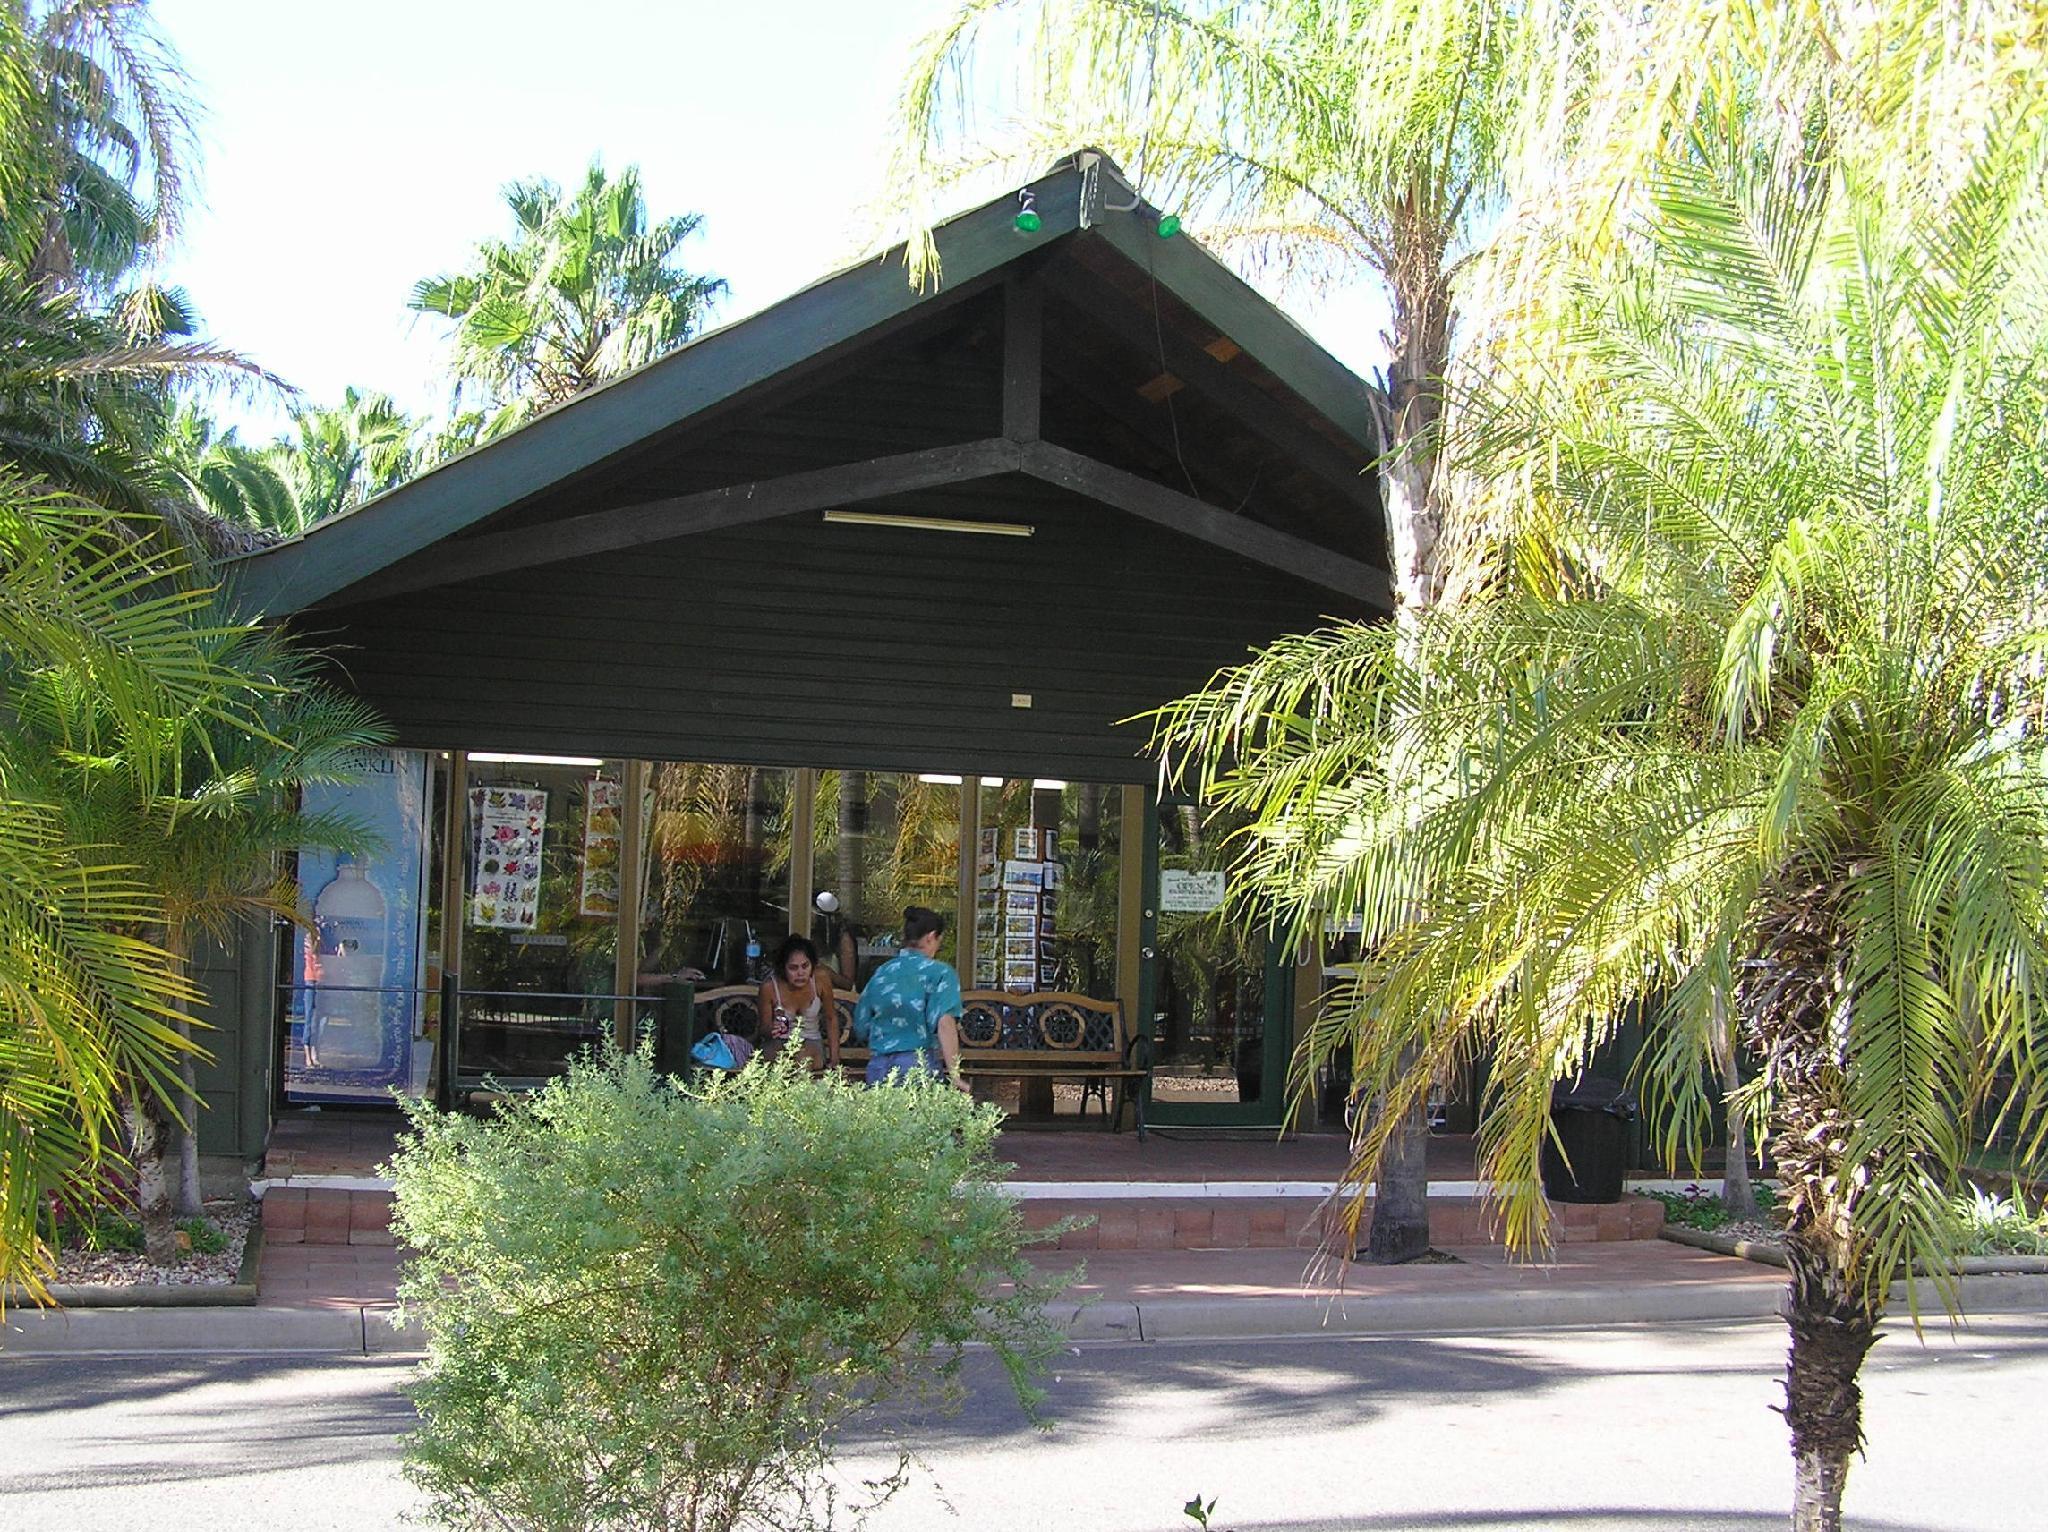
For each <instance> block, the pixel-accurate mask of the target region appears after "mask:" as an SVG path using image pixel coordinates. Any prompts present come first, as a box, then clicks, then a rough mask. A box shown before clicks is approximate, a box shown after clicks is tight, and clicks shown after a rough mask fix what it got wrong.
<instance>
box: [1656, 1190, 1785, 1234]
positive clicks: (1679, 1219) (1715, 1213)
mask: <svg viewBox="0 0 2048 1532" xmlns="http://www.w3.org/2000/svg"><path fill="white" fill-rule="evenodd" d="M1751 1190H1752V1191H1753V1193H1754V1194H1755V1196H1756V1206H1757V1211H1758V1212H1760V1213H1762V1214H1764V1215H1765V1216H1769V1214H1770V1212H1771V1209H1772V1208H1773V1207H1775V1206H1776V1205H1777V1201H1778V1195H1777V1193H1776V1192H1775V1191H1773V1190H1772V1189H1771V1187H1770V1186H1768V1185H1766V1184H1765V1183H1763V1182H1758V1183H1756V1184H1755V1185H1754V1186H1753V1187H1752V1188H1751ZM1648 1195H1650V1196H1652V1197H1655V1198H1656V1199H1657V1200H1658V1201H1659V1202H1661V1203H1663V1204H1664V1221H1665V1222H1666V1223H1668V1224H1675V1225H1677V1226H1678V1227H1679V1228H1681V1229H1704V1230H1706V1231H1708V1232H1712V1231H1713V1230H1715V1229H1718V1228H1720V1227H1721V1226H1722V1225H1723V1224H1725V1223H1727V1222H1728V1220H1729V1217H1730V1214H1729V1212H1728V1207H1727V1204H1726V1203H1724V1202H1722V1200H1721V1198H1720V1196H1719V1194H1718V1193H1715V1192H1710V1191H1708V1190H1706V1189H1705V1188H1704V1187H1699V1186H1688V1187H1687V1188H1686V1189H1685V1190H1684V1191H1682V1192H1651V1193H1649V1194H1648Z"/></svg>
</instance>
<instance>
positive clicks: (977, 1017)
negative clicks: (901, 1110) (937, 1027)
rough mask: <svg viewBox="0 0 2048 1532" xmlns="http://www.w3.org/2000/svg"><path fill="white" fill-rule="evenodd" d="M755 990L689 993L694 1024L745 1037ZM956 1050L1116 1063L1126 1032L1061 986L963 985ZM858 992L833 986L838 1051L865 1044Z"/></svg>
mask: <svg viewBox="0 0 2048 1532" xmlns="http://www.w3.org/2000/svg"><path fill="white" fill-rule="evenodd" d="M760 996H761V990H760V986H759V985H755V984H722V985H720V986H718V987H717V988H715V989H704V990H699V991H698V992H697V997H696V1007H697V1011H696V1026H695V1027H694V1029H693V1030H694V1032H695V1034H696V1035H697V1036H698V1037H702V1036H703V1035H704V1034H705V1033H706V1032H714V1031H715V1032H731V1033H733V1034H734V1035H736V1036H739V1037H745V1038H753V1037H755V1035H756V1034H757V1033H758V1032H759V1031H760V1025H761V1009H760V1006H761V1000H760ZM960 1002H961V1005H960V1008H961V1012H962V1014H961V1017H960V1052H961V1056H962V1058H963V1060H964V1061H965V1062H967V1063H977V1062H979V1063H998V1062H1004V1061H1007V1062H1012V1063H1016V1062H1034V1063H1051V1062H1053V1061H1054V1060H1055V1059H1061V1058H1066V1059H1071V1060H1072V1061H1074V1062H1075V1063H1093V1064H1104V1063H1121V1062H1123V1059H1124V1054H1125V1050H1126V1048H1127V1046H1128V1045H1129V1042H1130V1038H1129V1036H1128V1035H1127V1034H1126V1032H1125V1030H1124V1011H1123V1006H1122V1005H1121V1004H1119V1003H1118V1002H1117V1001H1114V1000H1097V999H1094V998H1093V997H1092V996H1088V995H1074V994H1068V993H1066V992H1065V991H1063V990H1034V991H1031V992H1029V993H1020V992H1018V991H1015V990H1003V989H970V990H968V991H967V992H966V993H965V994H963V995H962V996H961V997H960ZM859 1003H860V992H859V991H858V990H843V989H840V990H834V991H833V992H832V1009H833V1010H834V1011H835V1012H837V1013H838V1017H839V1041H840V1045H841V1046H840V1053H841V1054H842V1056H849V1057H852V1058H855V1059H862V1058H865V1057H866V1056H867V1050H866V1049H865V1048H863V1047H861V1046H860V1045H858V1044H856V1043H854V1042H853V1041H852V1038H853V1011H854V1007H855V1006H856V1005H858V1004H859Z"/></svg>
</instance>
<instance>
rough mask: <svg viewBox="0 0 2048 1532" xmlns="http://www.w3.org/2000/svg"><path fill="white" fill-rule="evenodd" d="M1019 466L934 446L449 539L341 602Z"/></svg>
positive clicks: (1009, 459)
mask: <svg viewBox="0 0 2048 1532" xmlns="http://www.w3.org/2000/svg"><path fill="white" fill-rule="evenodd" d="M1020 461H1021V453H1020V449H1019V447H1018V444H1017V443H1015V442H1012V441H1008V440H1003V439H998V438H991V439H989V440H986V441H977V442H967V443H964V444H962V445H960V446H955V447H928V448H926V449H924V450H923V451H920V452H904V453H898V454H896V455H895V456H892V457H882V458H874V459H872V460H870V461H868V462H865V463H850V464H840V465H837V466H834V467H831V468H815V469H810V470H808V471H806V472H803V473H793V474H787V475H784V476H783V477H781V478H776V479H759V480H755V481H753V482H751V483H746V484H728V485H725V486H723V487H721V488H718V489H708V490H701V491H698V492H697V493H695V494H689V495H672V496H669V497H668V498H666V499H661V500H649V501H644V502H642V503H640V504H637V505H625V506H619V507H618V508H616V509H614V510H608V511H592V512H589V513H587V514H585V515H582V516H571V517H568V518H566V519H564V520H561V521H554V522H546V523H542V524H540V525H536V526H531V527H521V528H518V529H516V530H514V531H509V532H487V533H484V534H483V535H481V536H477V537H467V538H463V537H457V538H449V539H446V540H444V541H443V542H441V543H440V544H438V545H437V546H436V547H434V548H432V549H430V550H428V551H426V552H424V553H422V554H420V555H418V556H416V557H414V558H412V559H409V560H407V561H406V562H405V563H403V564H400V565H397V566H395V567H394V568H392V569H391V570H389V571H388V572H386V573H384V574H380V575H373V576H372V577H371V578H369V579H367V580H362V581H359V582H357V583H356V584H354V585H351V586H348V587H347V588H346V589H344V590H343V591H342V592H340V595H339V599H342V600H346V601H349V602H356V601H369V600H374V599H377V598H379V597H383V596H396V595H401V594H403V593H405V592H407V591H415V590H424V589H427V588H429V587H431V586H435V585H448V584H452V583H454V582H456V581H459V580H474V579H479V578H481V577H482V576H485V575H494V574H503V573H505V572H506V571H508V570H513V569H524V568H527V567H529V566H531V565H535V564H552V563H556V562H558V561H559V560H562V559H574V558H583V557H586V556H588V555H590V554H593V553H612V552H616V551H617V550H619V549H621V548H635V547H639V546H641V545H643V544H646V543H658V542H666V541H668V540H669V539H670V538H675V537H687V536H690V535H692V534H694V533H699V532H714V531H719V530H722V529H724V528H727V527H739V526H745V525H747V524H748V523H750V522H756V521H772V520H774V519H775V518H777V517H781V516H791V515H795V514H797V513H798V512H801V511H817V510H825V509H828V508H830V507H833V506H841V505H855V504H858V503H860V502H862V501H866V500H880V499H883V498H885V497H887V496H890V495H901V494H907V493H909V492H910V491H912V490H920V489H936V488H939V487H941V486H943V485H947V484H961V483H966V482H968V481H971V480H974V479H986V478H990V477H992V476H994V475H996V474H1001V473H1013V472H1015V471H1016V469H1017V468H1018V466H1019V464H1020Z"/></svg>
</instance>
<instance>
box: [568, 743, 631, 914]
mask: <svg viewBox="0 0 2048 1532" xmlns="http://www.w3.org/2000/svg"><path fill="white" fill-rule="evenodd" d="M625 801H626V789H625V787H624V785H623V784H621V783H618V782H614V781H612V780H610V779H609V778H606V777H592V778H591V779H590V780H589V781H588V782H587V783H585V784H584V791H583V882H582V892H581V895H580V896H579V898H578V899H577V902H576V908H577V912H578V913H579V914H583V915H615V914H617V913H618V909H619V809H620V806H621V805H622V804H623V803H624V802H625Z"/></svg>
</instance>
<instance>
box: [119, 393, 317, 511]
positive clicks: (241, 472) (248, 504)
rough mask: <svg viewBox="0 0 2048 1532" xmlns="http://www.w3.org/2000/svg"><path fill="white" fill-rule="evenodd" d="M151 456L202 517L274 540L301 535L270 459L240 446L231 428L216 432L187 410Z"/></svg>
mask: <svg viewBox="0 0 2048 1532" xmlns="http://www.w3.org/2000/svg"><path fill="white" fill-rule="evenodd" d="M154 456H155V461H156V465H157V467H158V469H159V470H160V471H161V473H162V475H163V476H164V477H166V478H167V479H169V480H170V481H171V482H172V484H173V485H175V486H176V488H178V489H179V490H182V491H183V492H184V494H185V495H186V496H187V497H188V499H189V500H190V502H191V505H192V507H193V509H194V510H196V511H198V512H200V513H201V514H203V515H207V516H211V517H213V518H214V519H216V520H218V521H223V522H228V523H231V524H233V525H234V526H237V527H246V528H248V529H249V530H250V531H252V532H265V533H271V534H274V535H276V536H280V537H289V536H291V535H292V534H293V533H295V532H298V531H301V530H303V527H302V522H301V516H300V509H299V501H298V498H297V496H295V495H294V494H293V493H292V486H291V485H290V484H288V483H287V482H286V481H285V479H284V477H283V475H282V474H281V473H279V471H278V467H277V464H276V462H275V460H274V458H273V456H272V455H271V454H270V453H269V452H267V451H266V450H265V449H263V448H260V447H250V446H246V445H244V444H243V443H242V442H241V441H240V440H239V439H238V438H237V436H236V433H235V428H234V427H232V426H230V427H229V428H228V429H227V430H225V431H223V430H220V429H219V428H218V427H217V426H215V424H214V423H213V421H211V420H209V419H208V418H207V417H206V416H204V415H202V414H200V413H199V411H198V410H196V409H195V408H193V407H192V406H191V405H189V404H185V405H180V406H179V407H178V408H177V410H176V411H175V413H173V414H172V416H171V418H170V420H169V421H168V422H167V423H166V424H165V427H164V431H163V434H162V435H161V436H160V437H159V438H158V439H157V443H156V450H155V454H154Z"/></svg>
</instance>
